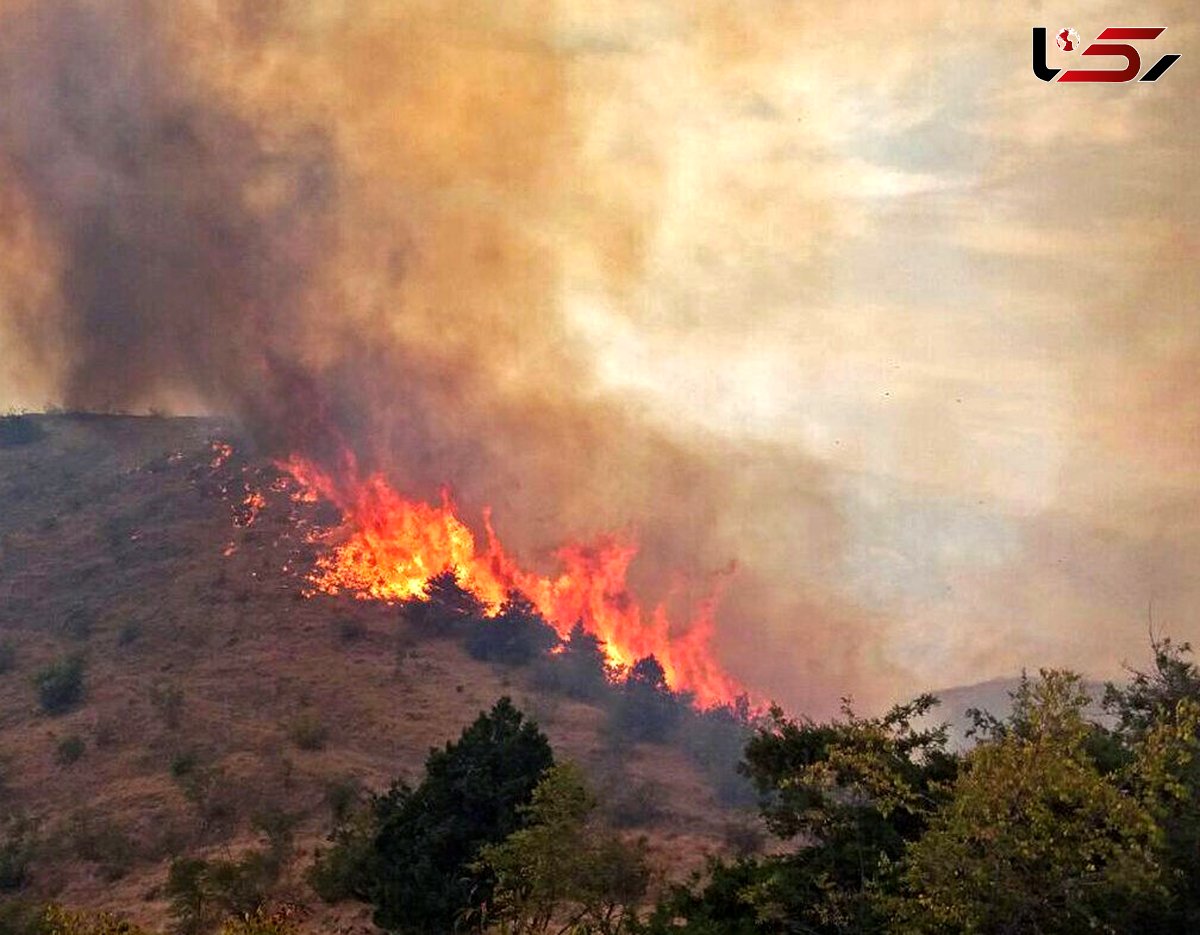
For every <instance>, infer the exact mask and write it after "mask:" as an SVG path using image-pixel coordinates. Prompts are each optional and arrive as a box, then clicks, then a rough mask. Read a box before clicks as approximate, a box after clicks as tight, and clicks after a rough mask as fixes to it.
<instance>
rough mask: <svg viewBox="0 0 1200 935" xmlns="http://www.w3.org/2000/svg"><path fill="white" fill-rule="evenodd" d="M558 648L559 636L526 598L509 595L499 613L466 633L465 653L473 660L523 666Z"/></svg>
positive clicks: (515, 593)
mask: <svg viewBox="0 0 1200 935" xmlns="http://www.w3.org/2000/svg"><path fill="white" fill-rule="evenodd" d="M557 644H558V634H557V633H555V632H554V629H553V628H552V627H551V626H550V625H549V624H548V623H546V621H545V620H543V619H542V617H541V615H540V614H539V613H538V612H537V608H535V607H534V606H533V603H532V602H531V601H530V600H529V598H527V597H525V595H524V594H522V593H521V592H519V591H510V592H509V593H508V597H507V598H506V599H505V601H504V604H503V605H502V606H501V608H500V613H498V614H497V615H496V616H495V617H493V618H491V619H487V618H484V619H481V620H477V621H476V622H475V624H474V626H473V627H472V628H471V629H470V630H469V631H468V633H467V639H466V648H467V652H468V653H470V654H471V655H472V656H474V657H475V658H476V659H483V660H486V661H488V662H500V663H504V664H505V665H512V666H517V665H525V664H527V663H529V662H531V661H532V660H534V659H535V658H537V657H538V656H541V655H542V654H543V653H545V652H547V651H548V650H549V649H551V648H552V647H554V646H555V645H557Z"/></svg>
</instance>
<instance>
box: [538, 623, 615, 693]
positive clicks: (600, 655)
mask: <svg viewBox="0 0 1200 935" xmlns="http://www.w3.org/2000/svg"><path fill="white" fill-rule="evenodd" d="M535 677H536V679H537V683H538V685H539V687H541V688H546V689H549V690H551V691H557V692H562V693H563V694H564V695H567V696H568V697H570V698H576V699H578V700H580V701H598V700H600V699H601V698H603V697H604V696H605V695H606V694H607V693H608V691H609V689H610V687H611V682H610V681H609V666H608V659H607V657H606V656H605V654H604V643H602V642H601V641H600V639H599V638H598V637H596V636H593V635H592V634H591V633H588V632H587V630H585V629H584V628H583V624H582V623H581V622H577V623H576V624H575V626H573V627H572V628H571V632H570V633H569V634H568V635H567V638H566V640H564V641H563V643H562V646H561V649H560V651H558V652H555V653H552V654H547V655H545V656H544V657H543V658H542V659H541V660H540V662H539V665H538V669H537V671H536V673H535Z"/></svg>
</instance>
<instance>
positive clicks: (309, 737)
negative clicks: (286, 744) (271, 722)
mask: <svg viewBox="0 0 1200 935" xmlns="http://www.w3.org/2000/svg"><path fill="white" fill-rule="evenodd" d="M288 736H289V737H291V738H292V743H294V744H295V745H296V746H297V747H298V748H299V749H301V750H308V751H313V750H322V749H324V747H325V741H327V740H328V739H329V729H328V728H327V727H326V726H325V725H324V724H323V723H322V721H321V719H320V718H319V717H318V716H317V715H316V714H315V713H314V712H312V711H306V712H304V713H303V714H301V715H300V716H299V717H298V718H296V720H295V721H293V722H292V726H291V728H290V729H289V731H288Z"/></svg>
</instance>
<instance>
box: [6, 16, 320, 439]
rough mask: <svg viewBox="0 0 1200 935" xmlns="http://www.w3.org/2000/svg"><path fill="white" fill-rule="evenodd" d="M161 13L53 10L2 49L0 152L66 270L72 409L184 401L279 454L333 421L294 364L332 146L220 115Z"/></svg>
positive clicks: (16, 25)
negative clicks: (181, 396) (235, 416)
mask: <svg viewBox="0 0 1200 935" xmlns="http://www.w3.org/2000/svg"><path fill="white" fill-rule="evenodd" d="M114 11H115V12H114ZM150 12H151V11H150V8H149V7H145V8H143V7H139V6H138V5H130V4H116V5H113V6H112V7H111V8H110V9H109V10H107V11H106V12H104V13H100V12H99V11H98V10H96V9H93V8H92V7H90V6H88V5H85V4H80V3H72V2H69V0H62V2H59V0H50V2H47V3H38V4H36V5H33V6H31V7H30V8H29V9H28V11H26V12H25V13H24V14H23V15H21V16H18V17H9V18H8V20H7V21H6V22H5V30H4V35H3V38H2V39H0V96H2V99H3V100H4V102H5V106H4V108H3V110H2V111H0V150H2V152H3V155H4V158H5V160H6V162H7V163H8V168H9V170H10V171H11V173H12V174H13V175H14V176H15V177H16V179H17V180H18V181H19V184H20V185H21V186H22V187H23V189H24V192H25V194H26V197H27V198H28V200H29V201H30V202H31V203H32V205H33V208H34V210H35V211H36V213H37V216H38V218H39V219H40V221H41V223H42V224H44V225H45V226H46V227H47V228H48V229H49V231H50V236H51V239H52V241H53V243H54V245H55V248H56V250H57V252H58V262H59V263H60V264H61V266H62V269H63V270H64V275H63V276H62V279H61V289H62V296H61V298H62V305H61V314H60V315H59V316H58V318H57V320H56V321H55V322H54V325H55V326H56V327H57V329H58V330H59V332H60V334H59V338H60V341H61V344H62V346H63V347H65V348H66V354H65V360H64V361H63V364H64V372H63V376H62V393H63V400H64V402H65V403H66V404H67V405H68V406H73V407H101V408H121V409H130V408H142V407H145V406H147V405H149V404H151V403H153V402H154V401H155V400H156V399H158V398H161V397H162V396H164V395H165V394H167V393H168V392H169V391H178V390H179V389H181V388H182V389H185V390H187V391H189V392H190V393H192V394H193V395H194V396H195V398H198V399H200V400H203V401H205V402H207V403H209V404H211V405H214V406H216V407H220V408H226V409H233V410H234V411H236V412H238V413H240V414H241V415H242V416H243V417H244V418H245V419H246V420H247V421H248V423H249V425H250V427H251V428H252V430H253V431H254V433H255V435H256V437H259V438H262V439H263V440H264V441H265V442H266V443H267V444H268V446H272V447H273V446H278V445H284V444H287V443H288V440H287V439H286V438H285V435H284V434H283V433H285V432H286V433H289V434H290V433H293V432H295V431H296V430H297V429H299V430H300V431H301V433H304V432H306V431H308V430H310V429H311V426H307V425H303V424H300V425H298V424H297V419H298V418H301V417H303V416H304V415H305V414H306V413H312V412H317V413H320V412H321V411H322V408H323V407H322V404H321V402H320V400H318V399H313V398H311V397H312V395H313V393H314V388H313V386H312V381H311V379H310V378H309V376H308V375H307V374H304V373H303V372H302V371H301V370H299V369H298V368H297V366H296V362H295V361H294V360H293V359H292V353H293V349H294V347H295V345H296V341H297V335H298V334H301V333H302V332H303V329H304V327H305V323H304V316H305V314H306V306H305V298H306V290H307V288H308V286H309V284H310V274H311V271H312V270H313V269H314V267H315V266H316V265H317V264H318V263H319V261H320V257H321V251H322V249H323V244H324V242H325V241H326V240H327V239H328V237H329V236H330V227H331V220H332V216H333V211H332V209H333V206H334V203H335V201H336V198H337V176H336V169H335V165H334V156H333V153H332V149H331V144H330V140H329V138H328V135H327V134H326V133H324V132H323V131H321V130H320V129H319V128H314V127H305V128H300V129H297V130H295V131H294V132H292V133H290V134H289V135H287V136H286V137H285V138H282V139H268V138H267V137H266V135H265V134H264V133H262V132H261V131H260V130H259V129H258V128H256V127H255V126H253V125H251V124H250V123H248V122H247V121H246V120H245V119H243V118H241V117H239V116H237V115H236V114H234V113H231V112H230V111H229V110H227V109H224V108H222V106H221V104H220V101H217V100H214V99H213V98H212V97H211V95H206V94H205V93H204V91H203V89H201V88H198V87H196V86H195V85H194V83H192V82H190V81H189V80H188V78H187V76H186V75H184V74H183V73H182V72H181V71H180V69H179V68H177V67H175V66H174V65H173V63H172V60H171V54H170V52H171V50H170V48H169V46H168V44H167V42H166V40H165V38H164V37H163V36H162V35H161V32H160V29H161V26H160V24H159V22H158V21H157V19H156V17H155V16H153V15H150ZM284 400H286V401H287V402H288V403H292V404H294V403H299V405H289V411H288V413H287V414H286V417H285V415H284V413H282V412H281V411H280V402H281V401H284Z"/></svg>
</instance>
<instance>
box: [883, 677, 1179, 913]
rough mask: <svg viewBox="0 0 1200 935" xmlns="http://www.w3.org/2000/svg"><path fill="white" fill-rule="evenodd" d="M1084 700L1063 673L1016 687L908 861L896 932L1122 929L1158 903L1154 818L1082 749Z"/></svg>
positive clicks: (1086, 730)
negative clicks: (1006, 713)
mask: <svg viewBox="0 0 1200 935" xmlns="http://www.w3.org/2000/svg"><path fill="white" fill-rule="evenodd" d="M1089 703H1090V699H1089V697H1088V695H1087V693H1086V692H1085V691H1084V690H1083V689H1082V687H1081V684H1080V679H1079V677H1078V676H1077V675H1074V674H1071V673H1064V672H1055V671H1043V672H1042V675H1041V678H1040V679H1039V680H1037V681H1036V682H1031V681H1028V680H1026V681H1025V682H1023V683H1022V686H1021V688H1020V689H1019V690H1018V692H1017V693H1016V695H1015V697H1014V710H1013V713H1012V715H1011V717H1010V719H1009V721H1008V723H1007V725H1006V726H1007V729H1006V730H1004V731H1003V732H1002V733H1001V734H1000V736H999V737H998V739H996V740H994V741H992V742H990V743H984V744H981V745H980V746H978V747H977V748H976V749H975V750H974V751H973V752H972V753H971V754H970V756H969V757H968V761H967V764H966V766H967V768H966V769H964V770H963V772H962V774H961V775H960V776H959V778H958V780H957V781H956V783H955V784H954V786H953V790H952V792H953V794H952V797H951V799H950V801H949V802H948V803H947V805H946V807H945V808H944V809H942V810H941V811H940V812H939V814H938V815H937V816H936V818H935V819H934V821H933V823H932V825H931V827H930V829H929V831H928V833H926V834H925V835H924V836H922V837H921V839H920V840H919V841H916V842H915V843H914V844H913V845H912V847H911V848H910V849H909V851H908V853H907V855H906V857H905V860H904V865H903V877H904V887H905V890H906V897H905V898H903V899H902V900H901V901H900V902H899V903H898V904H897V916H898V918H899V919H900V920H901V922H902V923H903V925H904V928H905V930H908V931H914V932H915V931H921V932H925V931H928V932H1004V931H1029V932H1036V931H1040V932H1091V931H1100V932H1124V931H1132V930H1134V929H1133V928H1131V925H1132V922H1133V920H1134V919H1136V917H1137V913H1138V911H1139V910H1140V907H1141V905H1142V904H1143V902H1144V901H1148V900H1152V899H1158V898H1161V896H1162V895H1163V891H1162V888H1161V884H1160V881H1159V868H1158V865H1157V862H1156V859H1155V853H1154V849H1155V843H1156V827H1155V824H1154V820H1153V817H1152V815H1151V814H1150V812H1149V811H1148V810H1147V809H1146V808H1145V806H1144V804H1143V803H1142V802H1140V801H1139V800H1138V799H1137V798H1136V797H1135V796H1133V795H1130V794H1128V793H1127V792H1126V791H1124V790H1122V789H1121V788H1119V787H1118V785H1116V784H1115V783H1113V782H1111V781H1109V779H1108V778H1107V777H1106V776H1105V775H1104V774H1103V773H1102V772H1101V770H1100V769H1099V768H1098V766H1097V763H1096V761H1095V759H1094V758H1093V757H1092V755H1091V754H1090V752H1089V749H1088V743H1087V740H1088V737H1089V735H1090V734H1091V733H1092V726H1091V725H1090V724H1089V723H1088V722H1087V721H1086V719H1085V717H1084V710H1085V709H1086V707H1087V706H1088V704H1089Z"/></svg>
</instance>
